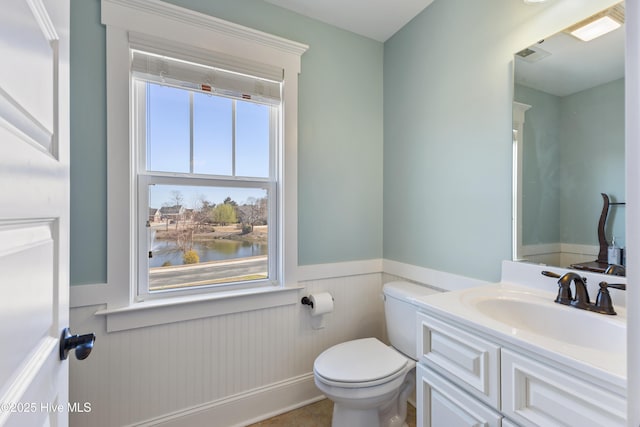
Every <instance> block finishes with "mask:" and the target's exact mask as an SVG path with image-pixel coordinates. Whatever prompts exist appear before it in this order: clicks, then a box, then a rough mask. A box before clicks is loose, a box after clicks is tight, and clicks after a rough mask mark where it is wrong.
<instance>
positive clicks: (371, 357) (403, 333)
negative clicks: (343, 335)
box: [313, 282, 435, 427]
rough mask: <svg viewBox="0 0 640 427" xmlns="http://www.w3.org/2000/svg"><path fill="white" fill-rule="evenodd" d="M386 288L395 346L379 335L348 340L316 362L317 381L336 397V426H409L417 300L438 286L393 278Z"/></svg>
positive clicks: (329, 393)
mask: <svg viewBox="0 0 640 427" xmlns="http://www.w3.org/2000/svg"><path fill="white" fill-rule="evenodd" d="M383 292H384V297H385V303H384V306H385V319H386V322H387V332H388V335H389V340H390V342H391V344H392V345H391V346H389V345H386V344H384V343H383V342H381V341H380V340H378V339H376V338H363V339H357V340H353V341H347V342H344V343H341V344H337V345H334V346H333V347H331V348H329V349H327V350H325V351H324V352H323V353H322V354H320V355H319V356H318V357H317V358H316V360H315V362H314V365H313V373H314V380H315V384H316V386H317V387H318V389H319V390H320V391H322V393H324V395H325V396H326V397H327V398H329V399H330V400H332V401H333V402H334V408H333V419H332V424H331V425H332V427H403V426H406V423H405V420H406V415H407V399H408V397H409V395H410V394H411V393H412V392H413V391H414V390H415V366H416V362H415V361H416V358H417V357H416V349H415V342H416V341H415V340H416V312H417V307H416V306H415V304H414V302H413V299H414V298H415V297H416V296H419V295H426V294H430V293H435V291H434V290H432V289H429V288H426V287H423V286H418V285H415V284H411V283H406V282H392V283H388V284H386V285H385V286H384V288H383Z"/></svg>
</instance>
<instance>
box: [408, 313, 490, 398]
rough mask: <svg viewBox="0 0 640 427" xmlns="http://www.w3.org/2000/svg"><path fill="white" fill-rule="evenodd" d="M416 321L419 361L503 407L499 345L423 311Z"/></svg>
mask: <svg viewBox="0 0 640 427" xmlns="http://www.w3.org/2000/svg"><path fill="white" fill-rule="evenodd" d="M417 321H418V337H417V346H418V347H417V350H418V357H419V359H420V360H419V361H420V362H422V363H424V364H425V365H426V366H429V367H431V368H432V369H434V370H435V371H436V372H442V373H443V374H445V373H446V376H447V378H448V379H450V380H451V381H452V382H454V383H455V384H457V385H458V386H460V387H462V388H463V389H464V390H467V391H468V392H469V393H471V394H472V395H473V396H475V397H477V398H478V399H480V400H482V401H483V402H485V403H487V404H488V405H490V406H491V407H493V408H496V409H500V347H498V346H497V345H495V344H493V343H491V342H489V341H486V340H484V339H482V338H480V337H478V336H477V335H473V334H471V333H469V332H466V331H463V330H462V329H459V328H457V327H455V326H452V325H450V324H448V323H445V322H442V321H440V320H438V319H434V318H433V317H431V316H427V315H425V314H422V313H418V316H417Z"/></svg>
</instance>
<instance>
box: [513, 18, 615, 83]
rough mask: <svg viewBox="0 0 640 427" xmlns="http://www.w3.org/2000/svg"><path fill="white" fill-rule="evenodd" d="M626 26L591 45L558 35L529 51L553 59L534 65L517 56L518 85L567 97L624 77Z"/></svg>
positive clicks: (594, 41)
mask: <svg viewBox="0 0 640 427" xmlns="http://www.w3.org/2000/svg"><path fill="white" fill-rule="evenodd" d="M624 35H625V34H624V25H623V26H622V28H619V29H617V30H615V31H613V32H611V33H609V34H605V35H604V36H602V37H599V38H597V39H595V40H591V41H590V42H583V41H580V40H578V39H576V38H574V37H572V36H570V35H568V34H566V33H562V32H561V33H558V34H555V35H554V36H552V37H549V38H547V39H546V40H544V41H543V42H542V43H538V44H536V45H534V46H531V47H530V48H531V49H533V50H538V49H543V50H544V51H546V52H549V53H550V54H551V55H549V56H547V57H544V58H542V59H540V60H539V61H537V62H534V63H528V62H526V61H524V60H522V59H520V58H518V57H517V56H516V75H515V81H516V83H519V84H522V85H525V86H528V87H532V88H534V89H538V90H541V91H543V92H546V93H550V94H553V95H557V96H566V95H570V94H572V93H576V92H580V91H582V90H585V89H589V88H592V87H595V86H598V85H601V84H604V83H608V82H610V81H613V80H617V79H619V78H621V77H624Z"/></svg>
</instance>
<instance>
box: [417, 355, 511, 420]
mask: <svg viewBox="0 0 640 427" xmlns="http://www.w3.org/2000/svg"><path fill="white" fill-rule="evenodd" d="M416 375H417V385H418V386H417V390H416V391H417V394H416V397H417V401H418V402H419V405H418V413H417V416H418V422H417V425H418V426H420V427H442V426H469V427H472V426H473V427H477V426H485V427H499V426H500V425H501V420H502V415H501V414H500V413H499V412H497V411H495V410H493V409H491V408H490V407H488V406H487V405H485V404H483V403H480V402H479V401H478V400H476V399H474V398H473V397H471V396H470V395H469V394H467V393H466V392H464V391H462V390H461V389H460V388H458V387H457V386H455V385H453V384H452V383H450V382H449V381H447V380H446V379H444V378H443V377H441V376H440V375H438V374H436V373H435V372H433V371H432V370H431V369H430V368H427V367H425V366H424V365H418V367H417V369H416Z"/></svg>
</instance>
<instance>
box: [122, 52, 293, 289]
mask: <svg viewBox="0 0 640 427" xmlns="http://www.w3.org/2000/svg"><path fill="white" fill-rule="evenodd" d="M131 58H132V60H131V61H132V67H131V68H132V73H131V83H132V92H133V94H134V96H133V97H132V101H133V106H132V109H131V111H132V112H133V120H132V122H133V128H134V133H133V142H134V146H135V147H134V150H135V153H136V155H137V162H136V177H135V178H136V182H137V185H136V189H137V208H136V209H137V215H136V217H137V222H136V225H137V236H138V238H137V252H138V257H137V271H138V293H137V298H138V299H140V300H142V299H148V298H153V297H154V296H158V295H159V294H162V293H165V292H167V291H172V292H176V291H183V292H184V291H188V290H193V289H195V288H203V287H223V286H225V287H229V286H234V287H246V286H259V285H270V284H273V283H276V282H277V279H278V278H277V268H276V265H277V260H278V251H277V245H276V242H275V239H274V236H276V235H277V225H278V224H277V223H278V221H277V215H276V208H275V207H276V206H277V205H278V201H277V191H276V188H277V176H278V175H279V174H278V170H277V169H278V163H277V162H276V161H275V160H276V159H275V153H277V146H278V135H279V134H280V132H279V128H278V125H279V123H280V120H279V117H280V107H281V102H280V92H281V89H280V82H279V81H273V80H268V79H264V78H258V77H254V76H248V75H245V74H240V73H236V72H233V71H229V70H223V69H220V68H217V67H213V66H207V65H203V64H197V63H192V62H187V61H184V60H180V59H177V58H171V57H167V56H164V55H157V54H154V53H150V52H146V51H142V50H136V49H132V51H131Z"/></svg>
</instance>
